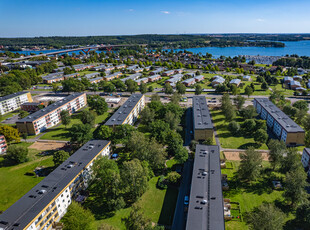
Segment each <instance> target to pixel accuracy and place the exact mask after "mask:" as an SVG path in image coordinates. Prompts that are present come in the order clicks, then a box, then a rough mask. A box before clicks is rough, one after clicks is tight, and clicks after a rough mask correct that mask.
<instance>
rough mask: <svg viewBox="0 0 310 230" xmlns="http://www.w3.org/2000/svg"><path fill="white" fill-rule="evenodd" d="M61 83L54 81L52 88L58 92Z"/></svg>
mask: <svg viewBox="0 0 310 230" xmlns="http://www.w3.org/2000/svg"><path fill="white" fill-rule="evenodd" d="M59 89H60V88H59V85H58V84H57V83H52V90H53V92H54V93H55V94H56V93H57V92H58V91H59Z"/></svg>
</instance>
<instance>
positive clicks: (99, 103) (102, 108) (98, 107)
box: [87, 95, 108, 115]
mask: <svg viewBox="0 0 310 230" xmlns="http://www.w3.org/2000/svg"><path fill="white" fill-rule="evenodd" d="M87 103H88V105H89V107H90V108H91V109H92V110H95V111H96V113H97V114H98V115H102V114H104V113H105V112H107V111H108V104H107V103H106V102H105V99H104V98H102V97H100V96H99V95H93V96H90V95H87Z"/></svg>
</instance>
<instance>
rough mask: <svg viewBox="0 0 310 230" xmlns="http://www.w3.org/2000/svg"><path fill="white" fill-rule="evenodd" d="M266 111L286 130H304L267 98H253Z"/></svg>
mask: <svg viewBox="0 0 310 230" xmlns="http://www.w3.org/2000/svg"><path fill="white" fill-rule="evenodd" d="M254 100H255V101H256V102H257V103H259V104H260V105H261V106H262V107H263V108H264V109H266V111H267V112H268V113H269V114H270V115H271V116H272V117H273V118H274V119H275V120H276V121H277V122H278V123H279V125H281V126H282V128H283V129H284V130H285V131H286V132H288V133H289V132H293V133H295V132H304V130H303V129H302V128H301V127H300V126H299V125H297V124H296V123H295V121H293V120H292V119H291V118H290V117H289V116H287V115H286V114H285V113H284V112H283V111H282V110H281V109H279V108H278V107H277V106H276V105H275V104H273V103H272V102H271V101H269V100H268V98H255V99H254Z"/></svg>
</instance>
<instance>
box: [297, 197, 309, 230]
mask: <svg viewBox="0 0 310 230" xmlns="http://www.w3.org/2000/svg"><path fill="white" fill-rule="evenodd" d="M296 220H297V222H298V223H301V224H302V225H303V227H304V229H306V227H307V226H309V225H310V202H309V201H308V202H305V203H303V204H301V205H299V206H298V208H297V210H296Z"/></svg>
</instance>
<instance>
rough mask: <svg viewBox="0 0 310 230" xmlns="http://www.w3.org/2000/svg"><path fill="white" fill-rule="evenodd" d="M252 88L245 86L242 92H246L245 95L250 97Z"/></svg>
mask: <svg viewBox="0 0 310 230" xmlns="http://www.w3.org/2000/svg"><path fill="white" fill-rule="evenodd" d="M253 92H254V91H253V89H252V87H251V86H249V85H248V86H246V87H245V89H244V93H245V94H246V95H248V97H250V96H251V95H252V94H253Z"/></svg>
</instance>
